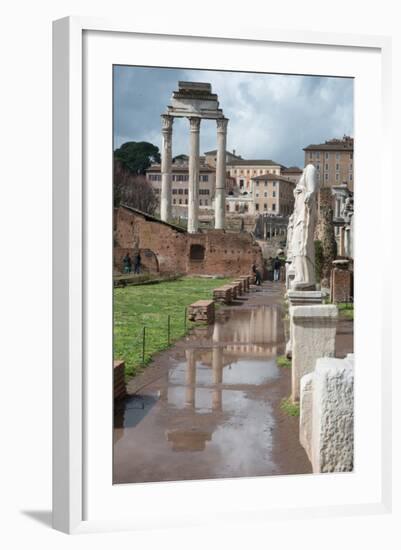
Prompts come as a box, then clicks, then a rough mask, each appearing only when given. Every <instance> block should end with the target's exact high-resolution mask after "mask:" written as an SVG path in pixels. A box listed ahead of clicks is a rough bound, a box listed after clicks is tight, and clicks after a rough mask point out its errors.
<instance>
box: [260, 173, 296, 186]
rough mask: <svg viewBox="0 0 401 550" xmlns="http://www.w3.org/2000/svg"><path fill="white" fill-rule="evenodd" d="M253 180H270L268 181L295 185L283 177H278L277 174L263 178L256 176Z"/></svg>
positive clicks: (266, 175) (265, 175) (263, 176)
mask: <svg viewBox="0 0 401 550" xmlns="http://www.w3.org/2000/svg"><path fill="white" fill-rule="evenodd" d="M251 180H254V181H265V180H268V181H285V182H286V183H290V184H292V185H295V184H294V182H293V181H291V180H289V179H287V178H284V177H283V176H277V175H276V174H264V175H262V176H255V177H253V178H251Z"/></svg>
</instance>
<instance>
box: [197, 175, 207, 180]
mask: <svg viewBox="0 0 401 550" xmlns="http://www.w3.org/2000/svg"><path fill="white" fill-rule="evenodd" d="M199 181H209V176H208V175H207V174H202V175H201V176H199Z"/></svg>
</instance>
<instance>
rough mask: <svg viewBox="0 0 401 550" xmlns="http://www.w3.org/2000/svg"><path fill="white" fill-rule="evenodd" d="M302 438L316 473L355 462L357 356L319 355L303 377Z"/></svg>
mask: <svg viewBox="0 0 401 550" xmlns="http://www.w3.org/2000/svg"><path fill="white" fill-rule="evenodd" d="M300 442H301V444H302V446H303V447H304V448H305V450H306V453H307V455H308V457H309V459H310V461H311V463H312V468H313V472H314V473H321V472H351V471H352V470H353V466H354V359H353V354H349V355H348V356H347V357H346V358H345V359H334V358H326V357H324V358H320V359H318V360H317V362H316V367H315V370H314V371H313V373H310V374H307V375H306V376H304V377H303V378H302V380H301V402H300Z"/></svg>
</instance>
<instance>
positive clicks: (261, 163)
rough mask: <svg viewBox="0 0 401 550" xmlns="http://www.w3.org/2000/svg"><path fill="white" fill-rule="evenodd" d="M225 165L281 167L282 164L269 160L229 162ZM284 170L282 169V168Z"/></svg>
mask: <svg viewBox="0 0 401 550" xmlns="http://www.w3.org/2000/svg"><path fill="white" fill-rule="evenodd" d="M227 165H230V166H281V167H283V165H282V164H280V163H279V162H275V161H274V160H269V159H265V160H263V159H256V160H255V159H248V160H245V159H239V160H230V161H228V162H227ZM283 168H284V167H283Z"/></svg>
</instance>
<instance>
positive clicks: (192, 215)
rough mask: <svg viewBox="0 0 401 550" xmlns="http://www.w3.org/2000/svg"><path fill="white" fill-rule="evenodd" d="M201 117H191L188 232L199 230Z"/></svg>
mask: <svg viewBox="0 0 401 550" xmlns="http://www.w3.org/2000/svg"><path fill="white" fill-rule="evenodd" d="M200 122H201V119H200V118H195V117H191V118H190V119H189V125H190V148H189V181H188V233H196V232H197V231H198V225H199V222H198V203H199V197H198V195H199V130H200Z"/></svg>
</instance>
